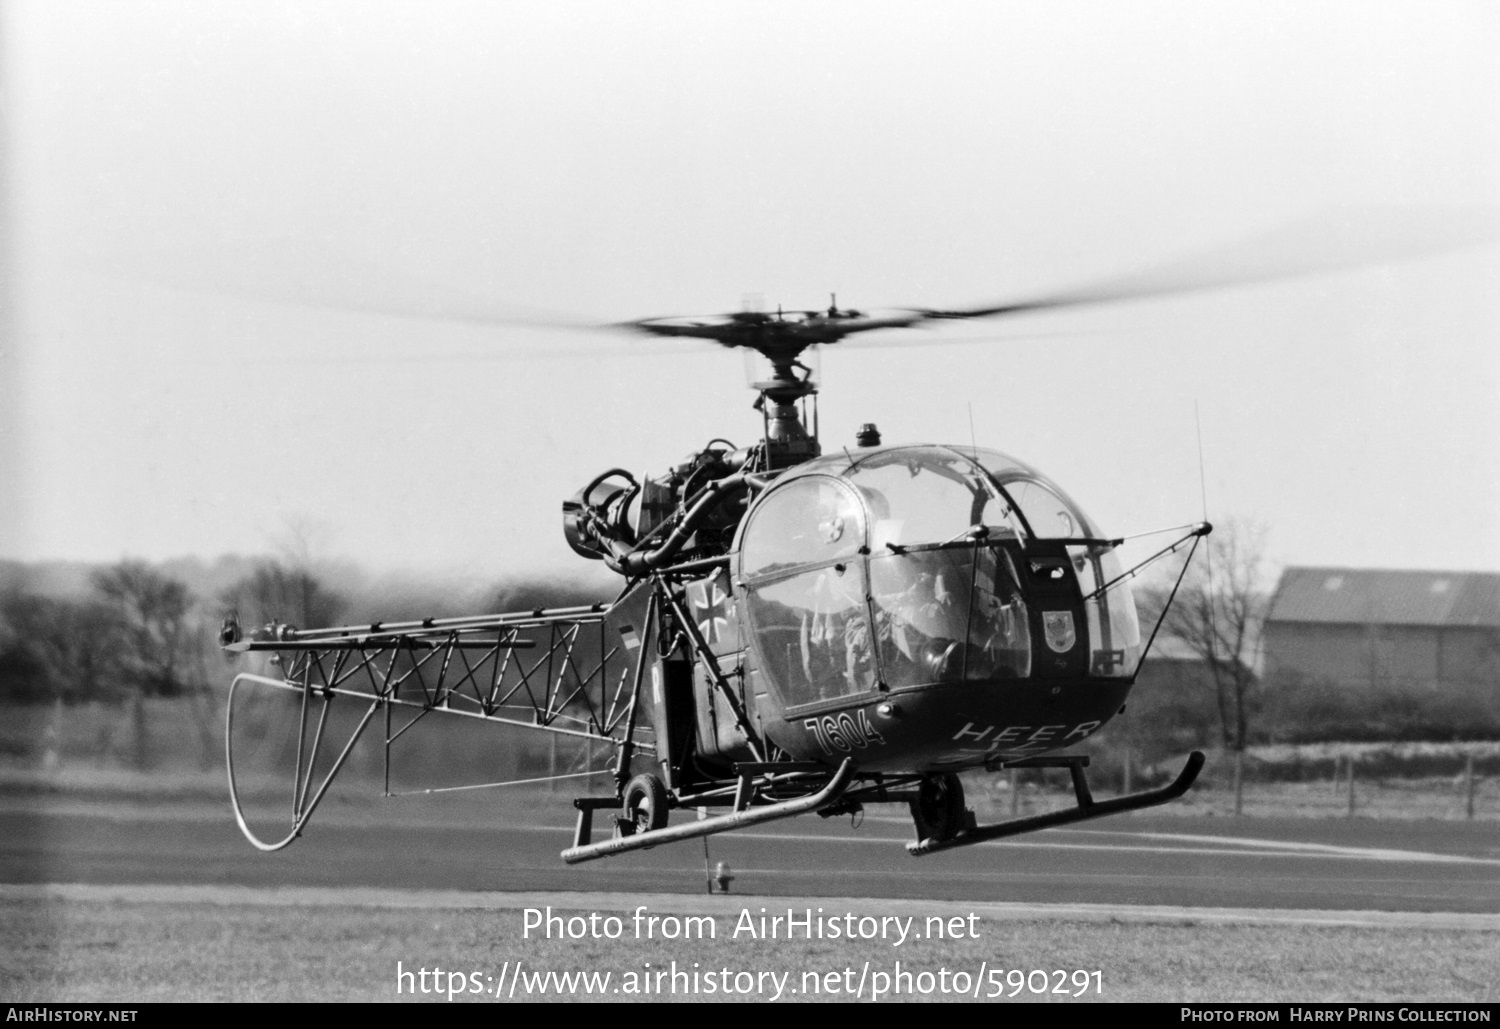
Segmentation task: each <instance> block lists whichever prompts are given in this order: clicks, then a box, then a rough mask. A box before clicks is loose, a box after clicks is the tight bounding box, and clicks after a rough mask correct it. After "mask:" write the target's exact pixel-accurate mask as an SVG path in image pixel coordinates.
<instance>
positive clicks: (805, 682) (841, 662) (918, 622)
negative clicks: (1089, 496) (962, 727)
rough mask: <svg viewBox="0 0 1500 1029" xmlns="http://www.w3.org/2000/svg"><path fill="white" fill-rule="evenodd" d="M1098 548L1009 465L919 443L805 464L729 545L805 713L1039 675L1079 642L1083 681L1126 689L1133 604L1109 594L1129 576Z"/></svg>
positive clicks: (773, 672) (757, 618)
mask: <svg viewBox="0 0 1500 1029" xmlns="http://www.w3.org/2000/svg"><path fill="white" fill-rule="evenodd" d="M1099 535H1100V534H1099V532H1098V531H1097V529H1096V528H1095V525H1094V523H1093V522H1092V521H1091V520H1090V519H1089V517H1088V516H1087V515H1086V514H1084V512H1083V511H1082V509H1081V508H1079V506H1078V505H1077V504H1076V503H1074V502H1073V500H1072V499H1071V498H1069V497H1068V496H1067V494H1066V493H1064V492H1063V491H1062V490H1061V489H1060V488H1059V487H1058V486H1057V485H1056V484H1055V483H1053V482H1051V481H1050V480H1049V479H1047V478H1046V477H1045V476H1044V475H1042V474H1041V473H1040V472H1038V471H1037V470H1036V469H1034V468H1032V467H1031V466H1029V465H1027V464H1025V463H1023V462H1021V461H1018V460H1016V459H1015V458H1013V457H1010V456H1008V455H1006V454H1002V453H1000V452H999V451H995V450H985V449H979V448H971V447H948V446H938V445H912V446H893V447H873V448H868V449H862V450H859V451H855V452H852V453H851V452H840V453H837V454H831V455H828V456H825V457H822V458H819V459H817V460H814V461H809V462H808V463H806V464H804V465H800V466H798V467H797V468H796V469H794V470H792V471H790V472H788V473H787V474H786V475H784V476H783V477H782V478H781V479H779V480H778V481H777V482H776V483H775V485H774V486H772V487H771V489H770V490H768V491H767V493H766V494H764V495H763V496H762V497H761V498H760V499H759V501H757V503H756V504H755V505H754V507H753V508H752V510H751V511H750V513H749V514H748V516H747V517H746V519H745V521H744V522H743V523H742V525H741V527H740V531H739V536H738V539H737V541H736V547H735V549H736V551H737V552H738V579H739V581H740V583H741V584H742V585H743V587H744V589H745V594H746V600H747V605H746V614H747V616H748V618H749V621H750V623H751V626H752V628H753V629H754V632H753V637H752V638H753V639H754V640H755V641H756V647H757V650H758V651H759V655H760V657H761V660H762V666H763V668H764V669H765V671H766V672H767V674H768V675H770V677H771V679H772V681H773V682H774V683H776V684H777V686H778V688H779V690H778V691H779V692H780V693H781V694H782V696H783V699H784V700H785V701H786V702H787V703H788V704H789V705H791V706H794V707H795V706H799V705H803V704H808V703H816V702H820V701H825V700H831V699H834V698H837V697H842V696H849V695H853V694H861V693H865V692H869V691H872V690H877V689H892V688H899V687H902V686H924V685H932V684H937V683H944V682H981V681H994V682H1002V681H1005V680H1015V679H1026V678H1029V677H1032V675H1033V673H1034V671H1035V672H1036V674H1045V672H1044V669H1043V668H1042V667H1038V665H1039V663H1038V662H1037V661H1034V660H1033V654H1034V653H1038V654H1039V655H1040V656H1042V657H1044V658H1048V659H1049V660H1050V661H1051V666H1055V667H1061V665H1060V664H1059V659H1058V657H1057V655H1058V654H1060V653H1066V652H1067V651H1072V650H1074V648H1075V647H1076V648H1077V652H1076V654H1074V655H1073V656H1072V657H1071V658H1070V660H1071V661H1072V662H1073V663H1072V664H1071V665H1069V667H1071V668H1073V669H1074V670H1075V671H1076V672H1078V673H1079V675H1080V676H1102V677H1108V678H1121V677H1128V676H1129V675H1131V674H1133V671H1134V667H1135V664H1136V663H1137V662H1138V660H1139V643H1140V632H1139V627H1138V624H1137V622H1136V615H1135V605H1134V602H1133V599H1132V598H1131V595H1130V591H1129V587H1128V585H1126V584H1125V583H1123V582H1120V583H1114V584H1111V583H1112V580H1113V579H1115V578H1116V577H1117V576H1118V573H1119V565H1118V561H1117V560H1116V558H1115V556H1114V554H1113V552H1112V550H1111V548H1109V547H1108V546H1107V545H1102V544H1101V543H1100V542H1099ZM1068 540H1077V541H1078V542H1077V543H1076V544H1069V543H1068V542H1067V541H1068ZM1041 550H1046V551H1048V552H1049V553H1051V554H1053V555H1055V558H1056V559H1055V560H1053V561H1052V562H1051V563H1050V564H1046V565H1045V567H1043V565H1040V564H1038V562H1037V561H1036V560H1034V559H1033V557H1032V556H1030V555H1034V554H1036V553H1039V552H1040V551H1041ZM1105 586H1109V588H1108V589H1104V587H1105ZM1033 609H1035V610H1033ZM1043 609H1045V610H1046V615H1045V619H1044V617H1043V615H1042V611H1043ZM1044 620H1045V621H1046V622H1047V624H1049V625H1051V626H1053V627H1054V628H1053V629H1049V630H1046V631H1045V632H1044V631H1043V622H1044ZM1064 623H1066V624H1064ZM1063 643H1067V647H1066V648H1064V649H1063V650H1060V649H1059V648H1060V647H1062V644H1063ZM1042 663H1043V664H1045V663H1046V662H1042Z"/></svg>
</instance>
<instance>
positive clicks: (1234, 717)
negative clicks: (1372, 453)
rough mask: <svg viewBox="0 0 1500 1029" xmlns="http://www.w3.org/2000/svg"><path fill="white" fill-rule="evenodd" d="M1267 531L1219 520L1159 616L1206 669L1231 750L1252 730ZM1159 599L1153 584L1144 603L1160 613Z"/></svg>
mask: <svg viewBox="0 0 1500 1029" xmlns="http://www.w3.org/2000/svg"><path fill="white" fill-rule="evenodd" d="M1265 535H1266V530H1265V528H1264V526H1261V525H1259V524H1257V523H1253V522H1246V521H1242V520H1237V519H1230V520H1228V521H1227V522H1225V523H1224V524H1222V525H1220V526H1219V527H1217V528H1216V529H1215V530H1214V532H1213V535H1211V536H1209V537H1208V541H1207V547H1206V553H1205V554H1203V555H1202V556H1201V557H1200V558H1199V559H1197V560H1195V561H1194V562H1193V566H1192V567H1191V568H1189V569H1188V573H1187V575H1186V577H1185V578H1184V580H1183V583H1182V586H1181V588H1180V589H1179V590H1178V591H1177V597H1176V599H1175V601H1173V603H1172V606H1171V608H1170V609H1169V610H1168V611H1167V617H1166V620H1165V621H1164V622H1163V623H1162V631H1163V632H1165V633H1167V634H1169V635H1171V636H1173V637H1175V638H1176V639H1177V640H1179V641H1180V642H1182V643H1183V644H1184V645H1186V646H1187V647H1188V648H1189V649H1190V650H1192V652H1193V653H1194V654H1196V655H1197V656H1198V658H1199V659H1200V660H1202V662H1203V665H1204V667H1205V668H1206V669H1207V670H1208V674H1209V677H1210V679H1211V680H1212V682H1213V685H1214V693H1215V701H1216V703H1217V705H1218V711H1219V729H1220V738H1221V740H1222V742H1223V744H1224V747H1225V749H1227V750H1230V751H1233V752H1234V753H1236V754H1239V753H1241V752H1243V751H1244V749H1245V745H1246V743H1247V742H1248V739H1249V735H1250V713H1251V712H1250V706H1251V703H1252V701H1253V699H1254V696H1253V695H1254V691H1255V688H1256V675H1255V664H1256V660H1255V658H1256V650H1257V648H1258V647H1259V646H1260V633H1261V626H1262V623H1263V622H1264V621H1265V616H1266V610H1267V606H1268V603H1269V595H1268V592H1267V590H1266V585H1265V579H1266V569H1265V549H1264V540H1265ZM1165 599H1166V597H1165V592H1164V591H1153V594H1152V595H1150V596H1148V598H1147V599H1146V603H1145V605H1144V606H1145V608H1146V609H1147V610H1148V611H1152V609H1154V612H1159V611H1160V610H1161V604H1162V603H1163V602H1164V601H1165ZM1154 612H1153V615H1154Z"/></svg>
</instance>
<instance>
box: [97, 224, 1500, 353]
mask: <svg viewBox="0 0 1500 1029" xmlns="http://www.w3.org/2000/svg"><path fill="white" fill-rule="evenodd" d="M1496 240H1500V211H1496V210H1493V209H1488V208H1481V209H1438V210H1423V209H1399V210H1393V209H1378V210H1355V211H1350V212H1344V213H1339V214H1334V215H1328V216H1323V217H1320V218H1315V219H1309V220H1305V221H1301V222H1296V223H1293V224H1291V225H1287V226H1284V227H1282V228H1280V229H1276V230H1274V231H1271V232H1268V233H1265V234H1263V235H1261V236H1258V237H1253V238H1251V239H1248V240H1245V241H1243V242H1241V243H1239V244H1235V245H1232V246H1228V247H1220V248H1215V249H1213V250H1209V251H1206V252H1204V253H1201V254H1198V255H1196V256H1193V257H1190V258H1186V259H1182V260H1177V261H1173V262H1170V263H1167V264H1162V265H1158V266H1155V267H1152V268H1149V269H1146V270H1144V271H1140V272H1136V273H1132V274H1127V275H1123V276H1119V277H1116V278H1112V279H1105V280H1102V281H1099V282H1094V283H1089V284H1085V285H1080V286H1075V287H1071V288H1068V289H1062V290H1057V291H1054V292H1050V293H1043V294H1041V295H1038V296H1031V297H1021V298H1018V299H1012V300H1003V301H998V302H996V303H992V304H986V305H982V306H975V307H961V308H924V307H914V308H897V309H891V308H887V309H883V310H878V311H870V312H860V311H852V310H842V311H841V310H838V309H836V308H830V309H829V310H827V311H816V310H813V311H804V310H797V311H788V312H784V313H783V312H777V313H776V314H774V315H772V314H766V313H760V312H739V313H736V314H720V315H707V316H701V317H671V318H647V319H641V320H639V321H632V322H625V323H615V324H600V323H598V322H595V321H591V320H588V319H585V318H579V317H573V316H569V315H567V314H559V313H557V312H554V311H548V310H542V309H536V308H528V307H522V306H517V305H514V304H510V303H505V302H502V301H500V300H499V299H497V298H495V297H493V296H486V295H484V294H483V293H477V292H470V291H466V290H463V289H457V288H454V287H451V286H446V285H443V284H440V283H437V282H433V281H430V280H426V279H423V278H421V277H420V276H415V275H412V274H410V273H407V272H404V271H401V270H400V269H398V268H396V267H394V266H392V265H387V264H384V263H376V262H370V261H358V260H353V259H351V258H349V257H348V256H347V255H344V254H340V253H338V252H336V251H335V250H333V249H332V248H330V247H327V246H325V245H323V244H321V243H319V242H318V241H315V240H307V239H282V240H261V241H258V242H251V243H239V244H231V245H227V246H222V247H215V248H213V249H212V250H211V251H206V252H204V253H199V254H180V253H179V254H174V255H170V256H168V255H164V254H156V255H131V256H130V257H129V258H128V259H127V258H124V257H121V258H117V259H116V260H114V261H110V262H107V263H106V262H96V263H105V264H106V267H108V268H109V270H111V271H112V272H113V273H114V274H123V275H125V276H127V277H130V278H135V279H143V280H146V281H150V282H153V283H155V284H158V285H163V286H167V287H170V288H177V289H188V290H192V291H197V292H207V293H216V294H220V295H228V296H237V297H242V298H245V299H249V300H259V301H271V302H280V303H289V304H295V305H298V306H302V307H307V308H313V309H321V310H328V311H356V312H366V313H370V314H381V315H389V316H394V317H399V318H411V319H421V320H431V321H446V322H457V323H464V324H470V325H480V326H515V327H525V328H540V329H558V330H565V331H575V332H576V331H579V330H590V331H604V332H610V331H614V332H619V331H630V332H636V333H645V334H648V335H653V336H658V337H663V336H669V337H688V338H696V339H704V340H709V341H713V342H716V343H719V344H721V345H723V346H730V347H736V346H758V345H759V344H760V343H764V342H766V341H768V340H770V339H775V340H776V341H778V343H779V344H781V345H783V346H791V347H796V346H798V345H802V346H812V345H815V344H820V343H836V342H838V341H839V340H842V339H844V338H846V337H848V336H851V335H855V334H859V333H865V332H870V331H873V330H876V329H889V328H906V327H911V326H915V325H920V324H923V323H930V322H938V321H944V320H954V319H970V318H999V317H1003V316H1006V315H1012V314H1023V313H1026V312H1031V311H1045V310H1055V309H1060V308H1068V307H1081V306H1086V305H1091V304H1101V303H1111V302H1121V301H1129V300H1136V299H1145V298H1150V297H1160V296H1170V295H1174V294H1184V293H1193V292H1198V291H1204V290H1210V289H1220V288H1227V287H1233V286H1242V285H1252V284H1256V283H1263V282H1273V281H1281V280H1289V279H1295V278H1300V277H1303V276H1309V275H1317V274H1327V273H1332V272H1339V271H1348V270H1354V269H1359V268H1370V267H1375V266H1380V265H1387V264H1392V263H1396V262H1400V261H1407V260H1413V259H1417V258H1422V257H1428V256H1432V255H1435V254H1441V253H1445V252H1448V251H1452V250H1458V249H1461V248H1464V247H1470V246H1477V245H1482V244H1486V243H1493V242H1495V241H1496ZM122 265H123V266H124V267H125V269H127V270H123V271H122V270H121V266H122ZM892 340H893V342H894V337H892ZM862 342H864V341H862ZM880 344H881V340H870V341H868V344H867V345H875V346H878V345H880Z"/></svg>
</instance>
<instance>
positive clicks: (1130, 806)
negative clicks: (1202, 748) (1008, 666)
mask: <svg viewBox="0 0 1500 1029" xmlns="http://www.w3.org/2000/svg"><path fill="white" fill-rule="evenodd" d="M1086 764H1088V758H1087V757H1085V756H1083V755H1063V756H1060V757H1039V758H1028V759H1026V760H1022V761H1014V762H1008V763H1007V765H1006V767H1009V768H1066V769H1068V771H1069V772H1070V773H1071V774H1072V776H1073V793H1074V795H1075V796H1076V798H1077V800H1078V804H1077V806H1076V807H1073V808H1065V809H1064V810H1062V811H1049V812H1048V813H1046V814H1044V815H1032V816H1030V817H1027V818H1012V819H1010V820H1009V821H1006V822H998V823H996V824H995V825H981V826H976V827H974V828H969V829H961V830H959V831H958V832H956V833H954V834H953V835H952V836H949V837H946V838H939V837H928V838H927V839H923V840H917V841H915V842H913V843H908V844H907V845H906V849H907V850H908V851H910V852H911V853H912V854H913V855H915V856H917V857H920V856H922V855H923V854H931V853H933V852H935V851H939V850H948V849H949V848H951V847H967V846H969V845H971V844H974V843H983V842H984V841H986V840H998V839H1001V838H1003V837H1006V836H1016V835H1019V834H1020V833H1026V832H1035V831H1036V830H1038V829H1050V828H1052V827H1053V826H1058V825H1067V824H1069V823H1071V822H1083V821H1087V820H1088V819H1091V818H1102V817H1104V816H1105V815H1115V814H1119V813H1120V812H1122V811H1135V810H1138V809H1139V808H1144V807H1154V806H1156V805H1157V804H1165V803H1166V802H1167V801H1169V800H1176V799H1177V798H1178V797H1180V796H1182V795H1183V794H1184V793H1186V792H1187V791H1188V789H1189V788H1190V787H1191V786H1192V785H1193V783H1194V782H1195V781H1196V780H1197V778H1198V773H1199V772H1200V771H1202V769H1203V754H1202V753H1201V752H1199V751H1196V750H1195V751H1193V752H1192V754H1190V755H1188V760H1187V764H1186V765H1185V766H1183V769H1182V771H1181V772H1180V773H1178V776H1177V778H1176V779H1175V780H1173V781H1172V783H1171V784H1170V785H1167V786H1163V787H1160V788H1159V789H1155V790H1145V791H1143V792H1141V793H1131V794H1128V795H1127V796H1124V797H1112V798H1110V799H1109V800H1099V801H1096V800H1094V795H1093V793H1092V792H1091V791H1090V790H1089V783H1088V778H1087V777H1086V776H1085V775H1084V771H1083V768H1084V766H1085V765H1086Z"/></svg>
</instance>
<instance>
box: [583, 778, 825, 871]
mask: <svg viewBox="0 0 1500 1029" xmlns="http://www.w3.org/2000/svg"><path fill="white" fill-rule="evenodd" d="M757 767H759V766H757ZM853 778H854V762H853V761H851V760H850V759H848V758H845V759H844V762H843V764H841V765H839V767H838V771H836V772H834V773H833V777H832V778H830V779H829V780H828V783H827V784H826V785H825V786H824V787H823V788H822V789H821V790H819V791H818V792H816V793H810V794H808V795H807V796H805V797H797V798H794V799H792V800H784V801H782V802H781V803H779V804H767V805H765V806H763V807H744V808H742V807H741V806H742V805H743V804H744V803H747V802H748V791H747V790H745V789H744V788H742V789H741V790H740V794H741V797H740V798H738V799H737V800H736V803H735V808H736V810H734V811H732V812H730V813H729V814H727V815H719V816H718V817H717V818H704V819H700V820H699V821H696V822H683V823H681V824H679V825H670V826H665V827H663V828H661V829H651V830H649V831H647V832H638V833H634V834H632V835H630V836H617V837H615V838H613V839H608V840H601V841H600V842H598V843H590V842H589V836H590V835H591V831H592V824H593V820H592V813H593V809H594V807H596V806H603V805H602V804H600V803H598V802H596V801H594V800H592V799H584V800H580V801H575V802H574V803H575V805H576V806H577V807H578V829H577V832H576V833H575V835H574V844H573V846H571V847H569V848H568V849H567V850H565V851H563V852H562V859H563V860H564V861H566V862H567V863H568V864H570V865H576V864H578V863H579V862H580V861H592V860H594V859H595V858H602V857H608V856H610V855H611V854H623V853H625V852H626V851H631V850H644V849H645V848H647V847H655V846H658V845H660V844H663V843H675V842H677V841H678V840H691V839H695V838H696V837H699V836H712V835H713V834H714V833H721V832H728V831H729V830H731V829H743V828H744V827H745V826H747V825H758V824H759V823H761V822H772V821H775V820H777V819H779V818H795V817H796V816H797V815H801V814H806V813H807V812H809V811H816V810H818V809H819V808H823V807H827V806H828V805H830V804H833V803H835V802H836V801H837V800H838V799H839V798H840V797H841V796H842V795H843V793H844V791H845V790H847V789H848V788H849V783H850V782H851V781H852V780H853ZM603 803H604V804H609V805H610V806H614V805H615V804H617V803H618V802H616V801H604V802H603Z"/></svg>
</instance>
